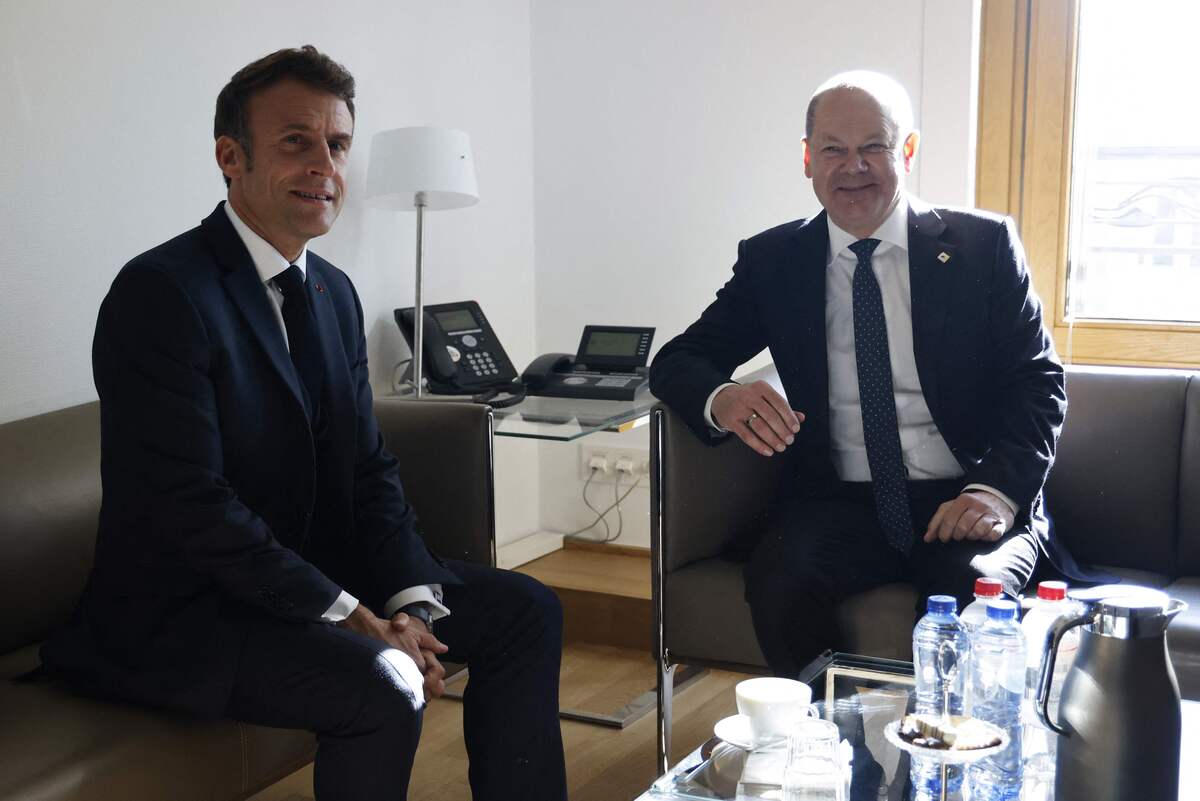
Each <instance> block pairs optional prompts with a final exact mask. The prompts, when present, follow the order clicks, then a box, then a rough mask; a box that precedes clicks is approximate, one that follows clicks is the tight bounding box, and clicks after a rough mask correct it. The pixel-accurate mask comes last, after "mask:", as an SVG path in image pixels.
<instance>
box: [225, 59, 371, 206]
mask: <svg viewBox="0 0 1200 801" xmlns="http://www.w3.org/2000/svg"><path fill="white" fill-rule="evenodd" d="M287 79H290V80H293V81H299V82H300V83H303V84H306V85H307V86H311V87H312V88H314V89H321V90H324V91H326V92H329V93H330V94H332V95H337V96H338V97H340V98H341V99H342V100H344V101H345V102H346V108H348V109H349V110H350V119H351V120H353V119H354V76H353V75H351V74H350V72H349V71H348V70H347V69H346V68H345V67H343V66H342V65H341V64H339V63H337V62H336V61H334V60H333V59H331V58H330V57H329V56H327V55H325V54H324V53H322V52H321V51H320V50H317V48H315V47H313V46H312V45H304V47H300V48H295V47H288V48H284V49H283V50H276V51H275V52H274V53H271V54H270V55H269V56H263V57H262V58H260V59H259V60H258V61H255V62H254V63H252V64H247V65H246V66H244V67H242V68H241V69H240V70H238V71H237V72H236V73H234V76H233V77H232V78H230V79H229V83H227V84H225V88H224V89H222V90H221V93H220V94H219V95H217V113H216V115H215V116H214V117H213V138H214V139H219V138H221V137H222V136H228V137H230V138H231V139H233V140H234V141H236V142H237V143H238V144H239V145H241V146H242V150H244V151H246V161H247V163H248V164H249V163H251V162H252V161H253V156H252V155H251V151H250V147H251V142H250V125H249V118H248V116H247V111H246V108H247V106H248V105H249V102H250V98H251V97H253V96H254V95H255V93H257V92H261V91H262V90H264V89H266V88H267V87H269V86H272V85H273V84H276V83H278V82H280V81H282V80H287ZM225 186H229V177H228V176H226V177H225Z"/></svg>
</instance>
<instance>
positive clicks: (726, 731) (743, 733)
mask: <svg viewBox="0 0 1200 801" xmlns="http://www.w3.org/2000/svg"><path fill="white" fill-rule="evenodd" d="M713 734H715V735H717V736H718V737H720V738H721V739H722V740H723V741H725V742H727V743H729V744H730V745H732V746H735V747H737V748H741V749H742V750H743V751H753V750H755V749H757V748H763V747H765V746H768V745H774V744H775V743H779V742H783V741H784V740H786V739H787V738H786V737H776V738H775V739H774V740H768V741H767V742H765V743H755V742H754V738H753V737H751V736H750V718H748V717H746V716H745V715H730V716H729V717H727V718H721V719H720V720H718V721H717V725H715V726H713Z"/></svg>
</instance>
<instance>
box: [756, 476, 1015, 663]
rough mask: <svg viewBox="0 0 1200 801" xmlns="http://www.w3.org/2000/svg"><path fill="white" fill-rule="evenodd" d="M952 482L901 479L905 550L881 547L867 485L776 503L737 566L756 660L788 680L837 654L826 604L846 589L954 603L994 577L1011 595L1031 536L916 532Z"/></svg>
mask: <svg viewBox="0 0 1200 801" xmlns="http://www.w3.org/2000/svg"><path fill="white" fill-rule="evenodd" d="M961 487H962V485H961V483H960V482H958V481H953V480H952V481H914V482H909V499H910V505H911V507H912V519H913V524H914V526H915V527H916V536H915V538H914V543H913V547H912V550H911V552H910V553H909V554H908V555H904V554H901V553H900V552H899V551H897V550H896V549H894V548H892V547H891V546H889V545H888V543H887V541H886V540H885V539H884V536H883V532H882V531H881V529H880V527H879V521H878V519H877V517H876V513H875V501H874V498H873V497H872V495H871V488H870V485H869V484H851V483H837V484H835V485H833V486H832V487H830V488H828V489H827V490H823V491H821V492H815V493H809V494H807V495H805V496H802V497H795V498H789V499H786V500H784V501H782V502H781V503H779V504H778V505H777V506H776V507H775V509H774V511H773V512H772V514H771V516H770V518H769V519H768V521H767V527H766V533H765V534H764V536H763V539H762V540H761V541H760V542H759V543H758V544H757V546H756V547H755V549H754V552H753V553H752V554H751V557H750V561H749V562H748V563H747V565H746V570H745V578H746V600H747V602H749V604H750V610H751V614H752V617H753V620H754V630H755V633H756V634H757V635H758V643H759V646H760V647H761V648H762V652H763V656H765V657H766V659H767V664H768V665H770V667H771V670H772V671H774V672H775V673H776V674H777V675H780V676H795V675H796V674H797V673H798V672H799V670H800V669H801V668H802V667H804V666H805V665H807V664H808V663H809V662H810V661H812V660H813V659H814V658H815V657H816V656H818V655H819V654H820V653H821V652H823V651H824V650H826V649H829V648H832V649H835V650H847V649H848V648H849V646H848V644H847V643H845V642H844V640H843V638H842V634H841V632H840V630H839V628H838V624H837V618H836V616H835V610H836V608H837V606H838V604H840V603H841V602H842V601H843V600H845V599H846V598H847V597H849V596H851V595H855V594H857V593H861V592H865V591H867V590H870V589H872V588H874V587H879V586H882V585H884V584H890V583H893V582H910V583H913V584H915V585H916V587H917V591H918V592H919V594H920V600H919V607H920V608H919V609H918V610H914V611H915V612H916V615H915V616H914V623H915V621H916V617H919V615H920V614H924V603H925V599H926V597H927V596H929V595H935V594H943V595H953V596H954V597H955V598H957V599H958V603H959V609H962V608H963V607H964V606H966V605H967V604H968V603H970V602H971V601H973V600H974V597H975V590H974V587H975V579H976V578H978V577H980V576H987V577H989V578H995V579H999V580H1000V581H1001V582H1002V583H1003V585H1004V588H1005V590H1006V591H1007V592H1009V593H1011V594H1016V593H1017V592H1019V591H1020V590H1021V589H1022V588H1023V587H1024V586H1025V584H1026V582H1027V581H1029V578H1030V576H1031V575H1032V574H1033V570H1034V567H1035V565H1036V563H1037V556H1038V545H1037V541H1036V539H1035V537H1034V535H1033V534H1032V533H1031V532H1030V531H1029V530H1028V529H1027V528H1024V527H1020V526H1018V527H1016V528H1014V529H1013V530H1012V531H1010V532H1008V533H1007V534H1005V535H1004V536H1003V537H1002V538H1001V539H1000V540H999V541H997V542H977V541H961V542H954V541H952V542H949V543H942V542H933V543H925V542H923V541H922V539H921V537H922V536H923V535H924V533H925V528H926V526H927V525H928V524H929V521H930V519H932V517H933V515H934V513H935V512H936V511H937V508H938V506H939V505H941V504H942V503H943V502H945V501H948V500H950V499H952V498H954V497H955V496H956V495H957V494H958V492H959V490H960V489H961Z"/></svg>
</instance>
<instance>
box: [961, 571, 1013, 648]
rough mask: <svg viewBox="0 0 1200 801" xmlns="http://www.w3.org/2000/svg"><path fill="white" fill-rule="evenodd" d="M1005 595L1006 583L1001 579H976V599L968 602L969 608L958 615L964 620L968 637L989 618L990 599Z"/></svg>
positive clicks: (995, 599)
mask: <svg viewBox="0 0 1200 801" xmlns="http://www.w3.org/2000/svg"><path fill="white" fill-rule="evenodd" d="M1003 597H1004V585H1003V584H1001V583H1000V581H999V579H994V578H977V579H975V600H974V601H972V602H971V603H969V604H967V608H966V609H964V610H962V614H961V615H959V616H958V618H959V620H961V621H962V624H963V628H964V629H966V630H967V637H968V638H969V637H970V636H971V634H972V633H973V632H974V631H975V629H977V628H979V627H980V626H982V625H983V621H985V620H987V605H988V601H998V600H1001V599H1002V598H1003Z"/></svg>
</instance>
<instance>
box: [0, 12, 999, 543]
mask: <svg viewBox="0 0 1200 801" xmlns="http://www.w3.org/2000/svg"><path fill="white" fill-rule="evenodd" d="M881 8H882V9H884V11H882V12H881V10H880V9H881ZM885 12H886V13H885ZM977 17H978V0H893V2H891V3H888V4H880V3H876V2H872V1H871V0H840V1H839V2H836V3H830V2H826V1H825V0H754V1H753V2H747V3H732V2H727V1H726V0H606V1H605V2H603V3H597V2H592V1H591V0H442V1H441V2H437V3H419V2H416V1H415V0H390V1H389V0H376V1H374V2H367V1H366V0H357V1H353V0H352V1H351V2H346V3H342V4H340V5H336V6H330V5H328V4H325V3H317V2H312V0H297V1H296V2H278V1H277V0H276V1H272V2H255V3H238V4H236V5H235V4H225V5H224V6H221V5H218V6H215V7H214V6H212V5H211V4H203V3H199V2H187V3H182V2H175V3H167V2H135V0H115V1H114V2H109V3H105V4H89V3H80V2H67V1H66V0H48V1H46V2H39V3H21V2H16V1H15V0H0V48H2V49H0V101H2V102H3V108H4V109H5V110H6V112H7V118H6V120H5V125H4V126H3V128H2V130H3V133H2V134H0V136H2V137H3V139H2V140H0V141H2V142H3V145H4V146H3V147H2V148H0V219H2V220H3V221H4V223H3V226H4V227H3V234H2V235H0V236H2V238H3V247H0V277H2V278H3V282H4V284H3V291H0V369H2V371H3V372H2V375H3V380H2V381H0V422H3V421H7V420H12V419H17V418H20V417H25V416H29V415H32V414H37V413H40V412H43V411H48V410H51V409H56V408H61V407H64V406H69V405H72V404H75V403H81V402H84V401H88V400H91V399H93V398H94V397H95V393H94V390H93V388H92V382H91V368H90V363H89V355H88V354H89V349H90V341H91V335H92V330H93V327H94V323H95V314H96V309H97V307H98V305H99V302H100V299H101V298H102V296H103V294H104V292H105V290H106V289H107V287H108V284H109V283H110V281H111V280H112V277H113V276H114V275H115V274H116V272H117V270H118V269H119V268H120V266H121V265H122V264H123V263H124V262H125V261H127V260H128V259H129V258H131V257H132V256H134V255H136V254H137V253H139V252H141V251H142V250H145V249H146V248H148V247H151V246H153V245H154V244H156V243H158V242H160V241H162V240H164V239H166V238H167V237H169V236H172V235H173V234H175V233H178V232H180V231H181V230H183V229H185V228H187V227H190V226H192V225H194V224H195V223H196V222H198V221H199V219H200V218H201V217H203V216H204V215H206V214H207V213H208V212H209V211H210V210H211V209H212V207H213V206H214V205H215V204H216V202H217V201H218V200H219V199H220V198H221V196H222V194H223V186H222V184H221V180H220V176H219V174H218V172H217V170H216V168H215V166H214V164H213V160H212V155H211V151H212V138H211V125H212V108H213V103H214V101H215V98H216V94H217V92H218V90H219V89H220V87H221V86H222V85H223V84H224V83H225V82H226V80H228V77H229V76H230V75H231V74H232V73H233V72H234V70H236V69H237V68H238V67H240V66H242V65H243V64H245V63H247V62H249V61H251V60H253V59H254V58H257V57H258V56H261V55H263V54H265V53H267V52H270V51H272V50H274V49H276V48H278V47H283V46H294V45H297V44H301V43H306V42H311V43H314V44H316V45H317V46H319V47H321V48H322V49H324V50H325V51H327V52H328V53H330V54H331V55H333V56H334V57H335V58H337V59H339V60H340V61H342V62H343V63H344V64H345V65H346V66H347V67H349V68H350V70H351V71H352V72H353V73H354V74H355V77H356V78H357V79H358V88H359V96H358V109H359V116H358V121H357V130H356V135H357V145H356V149H355V151H354V153H353V154H352V157H351V170H350V176H349V185H350V189H349V196H348V200H347V204H346V207H345V210H344V211H343V214H342V218H341V220H339V222H338V224H337V226H336V227H335V228H334V230H333V232H332V233H331V234H330V235H328V236H326V237H324V238H323V239H321V240H318V241H316V242H314V243H313V248H314V250H316V251H317V252H319V253H321V254H322V255H323V256H325V257H327V258H329V259H331V260H332V261H333V262H334V263H336V264H338V265H339V266H341V267H342V268H343V269H345V270H346V271H347V272H348V273H349V274H350V275H351V277H352V278H353V279H354V281H355V283H356V285H357V286H358V288H359V291H360V294H361V295H362V297H363V302H364V305H365V307H366V309H365V311H366V315H367V320H368V323H367V327H368V342H369V347H370V356H371V359H372V376H373V379H374V381H375V384H376V386H377V389H378V390H382V391H386V388H387V387H388V386H389V385H390V378H391V375H390V374H391V367H392V365H393V364H394V363H395V362H396V360H397V359H398V358H400V355H401V352H402V350H403V347H402V345H401V342H400V338H399V335H398V333H397V332H396V331H395V327H394V325H393V324H392V322H391V309H392V308H394V307H395V306H398V305H407V304H409V303H411V302H412V286H411V284H412V280H411V275H412V273H411V269H412V268H411V258H412V257H411V253H412V249H413V223H414V221H413V219H412V217H411V215H402V214H392V213H387V212H382V211H378V210H374V209H370V210H368V209H366V208H364V205H363V202H362V188H363V184H364V177H365V171H366V166H367V155H368V145H369V141H370V136H371V134H373V133H374V132H375V131H376V130H379V129H382V128H390V127H395V126H400V125H418V124H434V125H447V126H454V127H459V128H462V129H464V130H466V131H468V132H469V133H470V134H471V137H472V143H473V146H474V150H475V159H476V164H477V168H478V174H479V185H480V192H481V195H482V200H481V202H480V204H479V205H478V206H475V207H472V208H470V209H465V210H460V211H454V212H441V213H434V214H430V215H429V216H428V217H427V232H426V287H427V301H428V302H437V301H446V300H456V299H461V298H464V297H472V298H475V299H477V300H479V301H480V303H481V304H482V306H483V308H484V309H485V310H486V311H487V314H488V316H489V318H490V320H491V322H492V323H493V325H494V327H495V328H496V330H497V332H498V333H499V335H500V336H501V338H502V340H503V341H504V344H505V347H506V349H507V350H508V352H509V355H510V356H511V357H512V359H513V361H514V362H515V363H517V365H518V367H520V366H522V365H523V364H525V363H526V362H527V361H528V360H529V359H530V358H532V357H533V355H534V354H536V353H538V352H543V351H549V350H568V351H569V350H572V349H573V348H574V347H575V345H576V343H577V342H578V337H579V333H580V330H581V327H582V325H583V323H585V322H599V323H613V324H645V325H655V326H657V328H658V333H657V336H656V346H659V345H661V344H662V343H663V342H665V341H666V340H667V339H669V338H670V337H671V336H673V335H675V334H676V333H678V332H679V331H681V330H682V329H683V328H684V327H685V326H686V325H687V324H688V323H689V322H690V321H691V320H693V319H694V318H695V317H696V316H697V314H698V313H699V311H700V310H701V309H702V308H703V307H704V305H705V304H707V303H708V302H709V300H710V299H711V298H712V294H713V292H714V291H715V290H716V288H717V287H718V286H720V284H721V283H723V282H724V280H725V279H726V278H727V276H728V273H729V267H730V264H731V263H732V260H733V256H734V253H735V247H736V244H737V241H738V240H739V239H742V238H744V237H746V236H748V235H750V234H753V233H755V232H757V231H759V230H762V229H764V228H766V227H769V226H771V225H774V224H776V223H779V222H783V221H786V220H789V219H794V218H797V217H800V216H803V215H807V214H810V213H812V212H813V211H814V210H816V208H817V206H816V201H815V199H814V197H813V195H812V192H811V190H810V189H809V187H808V184H807V182H806V181H805V180H804V178H803V173H802V170H801V165H800V137H801V136H802V134H803V113H804V105H805V103H806V101H807V98H808V96H809V94H810V93H811V92H812V90H813V89H814V88H815V87H816V85H817V84H818V83H819V82H820V81H821V80H823V79H824V78H826V77H828V76H829V75H831V74H832V73H834V72H837V71H840V70H843V69H849V68H853V67H871V68H875V69H881V70H885V71H887V72H890V73H892V74H893V75H895V76H896V77H897V78H899V79H900V80H901V81H902V82H903V83H904V84H905V85H906V86H908V88H909V90H910V91H911V92H912V94H913V98H914V101H915V103H916V107H917V110H918V118H919V120H920V121H921V122H922V123H923V127H924V144H925V147H924V152H923V154H922V157H921V159H919V161H918V169H917V174H916V175H914V177H913V180H912V183H911V186H912V187H913V188H914V189H915V190H916V191H918V192H920V193H921V194H923V195H924V196H925V197H926V198H927V199H929V200H933V201H937V202H944V203H957V204H962V203H969V202H970V198H971V197H972V194H973V190H972V179H973V174H974V167H973V163H974V162H973V145H974V106H973V103H974V98H973V87H974V84H975V80H974V69H975V58H974V57H975V37H974V31H975V30H976V25H977V22H976V21H977ZM535 216H536V222H537V224H536V239H535V226H534V220H535ZM535 242H536V246H535ZM535 265H536V268H535ZM762 361H764V359H762V358H761V357H760V359H759V360H757V361H756V362H755V364H758V363H761V362H762ZM646 440H647V429H646V428H642V429H637V430H635V431H633V432H629V433H627V434H623V435H597V436H595V437H590V438H588V439H587V440H584V443H585V444H587V445H603V444H604V443H606V442H607V443H611V444H615V445H617V446H619V447H643V448H644V447H645V446H646ZM496 458H497V482H498V486H497V500H498V527H499V539H500V542H501V543H502V544H503V543H507V542H511V541H513V540H515V539H517V538H519V537H521V536H522V535H524V534H527V533H529V532H531V531H533V530H535V529H537V528H539V527H540V528H543V529H551V530H558V531H566V530H570V529H572V528H575V527H578V526H580V525H582V524H584V523H586V522H588V520H589V519H590V515H589V514H588V513H587V512H586V510H585V509H584V507H583V505H582V503H581V502H580V500H579V493H580V490H581V489H582V482H581V481H579V480H578V479H577V478H576V475H577V470H578V467H577V460H578V446H576V445H563V444H558V443H555V444H551V445H541V446H537V445H534V444H531V443H529V442H527V441H515V440H512V439H507V438H501V439H498V440H497V456H496ZM539 473H540V476H541V479H540V485H539ZM539 487H540V492H539ZM609 491H611V486H605V487H604V488H601V487H596V488H595V489H594V499H595V501H596V502H599V501H600V499H601V498H602V497H607V496H608V492H609ZM539 494H540V500H539ZM539 508H540V509H541V511H540V514H539ZM626 508H627V510H628V512H627V514H626V531H627V533H626V535H625V536H624V537H623V538H622V542H628V543H632V544H640V545H645V544H647V543H648V531H649V525H648V493H647V492H646V490H645V489H640V490H635V492H634V494H633V495H632V496H631V497H630V500H629V502H628V503H627V504H626Z"/></svg>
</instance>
